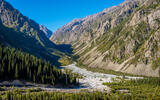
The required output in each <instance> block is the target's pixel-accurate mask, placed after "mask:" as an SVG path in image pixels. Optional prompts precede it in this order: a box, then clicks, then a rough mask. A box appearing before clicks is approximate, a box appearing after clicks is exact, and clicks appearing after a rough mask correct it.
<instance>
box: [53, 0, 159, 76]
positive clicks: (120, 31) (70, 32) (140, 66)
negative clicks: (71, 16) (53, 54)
mask: <svg viewBox="0 0 160 100" xmlns="http://www.w3.org/2000/svg"><path fill="white" fill-rule="evenodd" d="M159 9H160V1H159V0H126V1H125V2H123V3H122V4H120V5H119V6H116V7H111V8H108V9H105V10H104V11H102V12H100V13H98V14H95V15H91V16H87V17H85V18H81V19H76V20H73V21H72V22H70V23H68V24H66V25H65V26H63V27H62V28H60V29H58V30H57V31H56V32H55V33H54V34H53V35H52V37H51V38H50V39H51V40H52V41H54V42H56V43H58V44H59V43H66V44H67V43H70V44H72V46H73V47H74V50H75V54H77V55H79V56H80V58H79V61H80V62H82V63H83V64H85V65H87V66H88V67H93V68H94V67H95V68H96V67H99V68H103V69H111V70H115V71H121V72H125V73H132V74H136V75H146V76H159V67H160V63H159V62H160V48H159V47H160V40H159V39H160V10H159Z"/></svg>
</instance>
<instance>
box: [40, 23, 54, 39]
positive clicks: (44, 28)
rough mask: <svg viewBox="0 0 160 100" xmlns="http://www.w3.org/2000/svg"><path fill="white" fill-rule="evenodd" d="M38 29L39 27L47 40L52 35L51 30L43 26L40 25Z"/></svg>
mask: <svg viewBox="0 0 160 100" xmlns="http://www.w3.org/2000/svg"><path fill="white" fill-rule="evenodd" d="M39 27H40V30H41V31H43V32H44V33H45V35H46V36H47V37H48V38H50V37H51V35H52V33H53V32H52V31H51V30H49V29H48V28H47V27H45V26H44V25H40V26H39Z"/></svg>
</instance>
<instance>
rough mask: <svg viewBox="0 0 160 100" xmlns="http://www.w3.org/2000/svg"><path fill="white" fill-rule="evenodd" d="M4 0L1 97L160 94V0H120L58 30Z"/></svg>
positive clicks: (45, 99)
mask: <svg viewBox="0 0 160 100" xmlns="http://www.w3.org/2000/svg"><path fill="white" fill-rule="evenodd" d="M7 1H8V2H7ZM7 1H6V0H0V100H159V99H160V0H124V2H123V3H121V4H119V5H117V6H113V7H110V8H106V9H104V10H103V11H101V12H99V13H97V14H94V15H89V16H86V17H84V18H79V19H74V20H72V21H71V22H69V23H67V24H66V25H64V26H63V27H61V28H59V29H58V30H57V31H55V32H52V31H51V30H49V28H47V27H46V26H44V25H41V24H38V23H37V22H35V21H34V20H32V19H30V18H29V17H27V16H24V15H23V14H22V13H21V12H20V11H19V10H17V9H15V8H14V7H13V6H12V5H11V4H10V3H9V0H7ZM93 1H94V0H93ZM102 1H103V0H102ZM15 2H18V1H16V0H15ZM26 2H30V1H29V0H27V1H26ZM37 2H38V3H42V1H41V0H39V1H37ZM57 2H58V1H57ZM96 2H100V1H96ZM107 2H109V1H107ZM31 3H34V2H31ZM45 3H46V4H47V3H48V1H47V0H46V1H45ZM55 3H56V2H55ZM62 3H64V2H62ZM85 3H87V2H85ZM35 5H36V4H35ZM48 5H49V4H48ZM48 5H47V7H49V6H48ZM55 5H56V7H58V4H55ZM64 5H67V4H64ZM96 5H97V4H96ZM35 7H37V9H38V6H35ZM56 7H55V8H56ZM97 7H98V6H97ZM41 8H42V7H41ZM51 8H52V7H51ZM51 8H49V9H51ZM64 8H65V6H64ZM80 8H81V7H80ZM22 9H23V7H22ZM72 9H74V8H72ZM77 9H78V6H77ZM57 10H58V8H57ZM22 11H23V10H22ZM45 11H46V10H45ZM77 11H78V10H77ZM46 12H49V13H54V12H50V11H46ZM68 12H69V11H67V12H60V13H65V14H66V13H68ZM32 13H35V12H32ZM40 13H41V11H40ZM49 17H50V16H49ZM63 17H66V16H63ZM55 18H61V17H60V15H59V14H56V16H55ZM53 19H54V17H53ZM44 20H46V19H44ZM56 21H57V19H56ZM57 22H58V21H57Z"/></svg>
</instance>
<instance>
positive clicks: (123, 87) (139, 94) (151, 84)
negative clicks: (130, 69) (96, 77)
mask: <svg viewBox="0 0 160 100" xmlns="http://www.w3.org/2000/svg"><path fill="white" fill-rule="evenodd" d="M104 85H107V86H109V87H111V94H116V95H117V96H120V95H128V97H129V98H128V99H129V100H160V78H144V79H137V80H127V79H121V78H118V79H114V80H113V82H112V83H104ZM124 91H125V92H124Z"/></svg>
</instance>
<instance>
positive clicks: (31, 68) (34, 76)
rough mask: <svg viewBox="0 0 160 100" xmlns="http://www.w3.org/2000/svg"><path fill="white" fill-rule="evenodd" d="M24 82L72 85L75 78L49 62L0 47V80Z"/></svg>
mask: <svg viewBox="0 0 160 100" xmlns="http://www.w3.org/2000/svg"><path fill="white" fill-rule="evenodd" d="M15 79H20V80H26V81H30V82H34V83H43V84H51V85H58V84H61V85H73V84H76V77H74V75H73V74H72V73H67V71H66V72H65V73H64V72H62V71H61V70H59V69H57V68H56V67H54V66H52V65H51V64H50V63H49V62H46V61H43V60H42V59H38V58H37V57H35V56H33V55H30V54H28V53H24V52H22V51H20V50H16V49H14V48H9V47H4V46H0V80H1V81H5V80H15Z"/></svg>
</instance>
